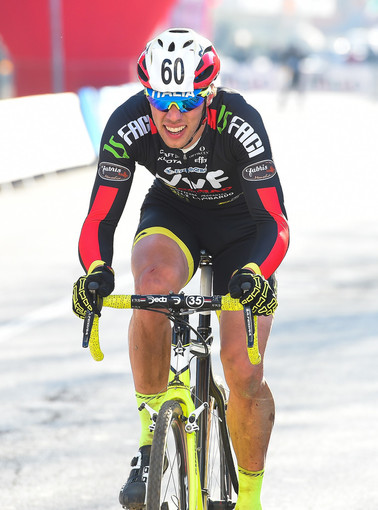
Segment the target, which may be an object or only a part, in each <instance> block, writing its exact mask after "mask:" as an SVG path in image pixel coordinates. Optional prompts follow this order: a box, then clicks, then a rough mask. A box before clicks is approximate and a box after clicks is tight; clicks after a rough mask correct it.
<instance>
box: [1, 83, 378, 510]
mask: <svg viewBox="0 0 378 510" xmlns="http://www.w3.org/2000/svg"><path fill="white" fill-rule="evenodd" d="M251 97H252V100H253V103H254V105H255V106H256V107H257V108H258V109H259V110H260V112H261V113H262V115H263V118H264V120H265V123H266V126H267V128H268V132H269V134H270V138H271V143H272V146H273V151H274V158H275V162H276V165H277V168H278V170H279V173H280V177H281V181H282V184H283V187H284V191H285V198H286V206H287V210H288V214H289V220H290V225H291V234H292V240H291V246H290V249H289V252H288V255H287V258H286V259H285V262H284V263H283V265H282V266H281V268H280V270H279V273H278V278H279V303H280V305H279V308H278V311H277V314H276V320H275V325H274V329H273V332H272V336H271V339H270V344H269V346H268V350H267V354H266V377H267V379H268V380H269V382H270V385H271V387H272V390H273V392H274V395H275V399H276V408H277V416H276V424H275V429H274V432H273V436H272V440H271V445H270V450H269V455H268V462H267V469H266V475H265V480H264V485H263V508H264V510H278V509H279V510H319V509H322V510H376V509H377V508H378V488H377V483H376V480H377V477H378V463H377V459H378V425H377V423H378V406H377V403H378V402H377V401H378V371H377V368H376V365H377V359H378V292H377V291H378V255H377V254H378V218H377V205H376V204H377V199H376V190H377V184H378V172H377V169H376V166H377V160H378V149H377V145H378V144H377V140H376V119H377V114H378V104H377V103H374V102H371V101H369V100H367V99H363V98H361V97H359V96H354V97H353V96H337V95H332V94H323V95H322V94H316V95H309V96H307V97H306V98H305V99H304V102H303V104H299V103H297V102H296V100H295V98H291V100H290V101H289V104H288V105H287V107H286V108H285V109H280V108H279V107H278V101H277V97H276V96H274V95H272V94H265V93H255V94H251ZM94 172H95V169H94V168H86V169H77V170H72V171H69V172H65V173H61V174H53V175H50V176H46V177H45V178H41V179H38V180H37V181H31V182H26V183H24V184H23V185H22V186H19V187H17V188H3V189H2V190H1V192H0V217H1V238H2V243H1V251H0V259H1V260H0V261H1V264H0V267H1V287H2V291H3V292H2V297H1V307H0V348H1V357H0V373H1V376H0V377H1V385H0V399H1V408H2V410H1V418H0V455H1V468H0V508H1V510H52V509H54V510H100V509H101V510H113V509H114V510H116V509H118V508H120V506H119V504H118V491H119V488H120V487H121V485H122V484H123V482H124V481H125V480H126V478H127V475H128V472H129V462H130V459H131V457H132V456H133V455H134V454H135V451H136V446H137V441H138V427H139V420H138V416H137V412H136V407H135V402H134V397H133V386H132V378H131V373H130V365H129V361H128V354H127V324H128V320H129V317H130V315H129V312H119V311H112V310H107V311H106V313H104V314H103V315H104V316H103V318H102V322H101V333H102V347H103V350H104V352H105V359H104V361H102V362H101V363H96V362H94V361H93V360H92V359H91V357H90V355H89V352H87V351H85V350H83V349H82V348H81V327H82V323H81V321H79V319H77V318H76V317H75V316H74V315H73V314H72V312H71V301H70V300H71V298H70V295H71V289H72V283H73V281H74V280H75V279H76V278H77V277H78V276H79V275H80V274H81V267H80V265H79V262H78V259H77V239H78V236H79V231H80V227H81V224H82V221H83V219H84V216H85V213H86V210H87V207H88V201H89V195H90V190H91V186H92V181H93V178H94ZM148 180H149V176H148V173H147V172H146V171H145V170H144V169H138V177H137V179H136V182H135V185H134V189H133V193H132V197H133V198H132V200H130V202H129V203H128V204H127V206H126V210H125V213H124V215H123V218H122V220H121V223H120V226H119V229H118V231H117V236H116V255H115V260H114V267H115V270H116V274H117V287H116V291H118V292H129V291H132V284H131V277H130V273H129V256H130V241H131V239H132V235H133V232H134V229H135V225H136V222H137V219H138V208H139V204H140V201H141V199H142V196H143V193H144V189H145V185H146V181H148ZM194 289H196V285H195V284H193V290H194ZM218 366H219V364H218Z"/></svg>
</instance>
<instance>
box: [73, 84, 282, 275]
mask: <svg viewBox="0 0 378 510" xmlns="http://www.w3.org/2000/svg"><path fill="white" fill-rule="evenodd" d="M136 163H139V164H141V165H143V166H144V167H146V168H147V169H148V170H149V171H150V172H151V173H152V174H153V175H154V176H155V180H154V183H153V186H152V188H153V194H154V196H155V197H161V200H162V203H165V202H166V201H169V202H171V201H172V200H173V201H174V202H177V204H179V203H180V202H181V203H182V201H184V202H185V203H186V204H187V205H190V206H192V207H194V208H196V209H207V210H213V212H214V213H215V215H216V210H217V209H218V210H219V209H221V210H222V215H224V213H225V211H226V210H227V208H232V211H233V214H234V212H235V210H237V209H238V208H240V211H242V212H243V213H244V211H246V206H247V211H249V215H250V221H251V223H253V224H254V228H255V231H256V238H255V242H254V250H253V253H252V254H251V257H252V258H251V260H250V261H249V262H255V263H256V264H258V265H259V266H260V268H261V270H262V273H263V274H264V275H265V276H267V277H268V276H270V275H271V274H272V273H273V272H274V271H275V269H276V268H277V267H278V265H279V264H280V262H281V260H282V259H283V257H284V255H285V253H286V250H287V247H288V237H289V236H288V227H287V222H286V212H285V208H284V202H283V194H282V189H281V185H280V181H279V178H278V174H277V171H276V168H275V165H274V162H273V160H272V152H271V148H270V143H269V139H268V136H267V133H266V130H265V127H264V125H263V122H262V119H261V117H260V115H259V113H258V112H257V111H256V110H255V109H254V108H253V107H252V106H250V105H249V104H248V103H247V102H246V101H245V99H244V98H243V97H242V96H241V95H240V94H238V93H237V92H235V91H231V90H228V89H225V88H218V89H217V93H216V95H215V97H214V99H213V101H212V103H211V105H210V107H209V108H208V115H207V125H206V128H205V130H204V133H203V135H202V136H201V138H200V139H199V141H198V142H197V143H196V144H195V145H194V146H192V147H191V148H190V150H180V149H172V148H170V147H168V146H166V145H165V144H164V142H163V140H162V139H161V137H160V136H159V134H158V132H157V129H156V127H155V125H154V123H153V120H152V117H151V110H150V106H149V103H148V101H147V99H146V97H145V95H144V92H143V91H141V92H140V93H138V94H136V95H134V96H132V97H130V98H129V99H128V100H127V101H126V102H125V103H124V104H122V105H121V106H119V107H118V108H117V109H116V110H115V112H114V113H113V114H112V115H111V117H110V119H109V121H108V123H107V125H106V127H105V130H104V133H103V136H102V140H101V147H100V154H99V163H98V170H97V176H96V180H95V183H94V188H93V192H92V197H91V202H90V208H89V213H88V216H87V218H86V220H85V222H84V225H83V229H82V232H81V237H80V242H79V252H80V258H81V262H82V264H83V266H84V268H85V269H88V267H89V266H90V264H91V263H92V262H93V261H94V260H104V261H105V262H106V263H107V264H109V265H111V263H112V257H113V237H114V231H115V228H116V226H117V224H118V221H119V219H120V217H121V214H122V212H123V209H124V206H125V203H126V200H127V197H128V194H129V191H130V188H131V183H132V179H133V175H134V172H135V165H136Z"/></svg>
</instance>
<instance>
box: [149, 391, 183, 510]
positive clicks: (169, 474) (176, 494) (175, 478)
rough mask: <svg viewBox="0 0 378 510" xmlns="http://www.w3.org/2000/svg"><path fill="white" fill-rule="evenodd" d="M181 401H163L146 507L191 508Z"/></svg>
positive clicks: (151, 460)
mask: <svg viewBox="0 0 378 510" xmlns="http://www.w3.org/2000/svg"><path fill="white" fill-rule="evenodd" d="M182 416H183V413H182V409H181V405H180V404H179V402H176V401H173V400H170V401H167V402H164V403H163V405H162V406H161V409H160V411H159V414H158V417H157V420H156V427H155V432H154V439H153V442H152V447H151V456H150V469H149V476H148V487H147V510H173V509H175V510H177V508H179V509H180V510H189V472H188V448H187V442H186V432H185V428H184V422H183V420H182Z"/></svg>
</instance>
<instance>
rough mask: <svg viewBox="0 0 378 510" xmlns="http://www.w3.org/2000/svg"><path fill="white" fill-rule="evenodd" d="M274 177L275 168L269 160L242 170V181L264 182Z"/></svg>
mask: <svg viewBox="0 0 378 510" xmlns="http://www.w3.org/2000/svg"><path fill="white" fill-rule="evenodd" d="M274 175H276V167H275V166H274V163H273V161H272V160H271V159H265V160H264V161H259V162H258V163H254V164H253V165H249V166H247V167H246V168H244V170H243V172H242V176H243V179H245V180H246V181H265V180H266V179H271V178H272V177H273V176H274Z"/></svg>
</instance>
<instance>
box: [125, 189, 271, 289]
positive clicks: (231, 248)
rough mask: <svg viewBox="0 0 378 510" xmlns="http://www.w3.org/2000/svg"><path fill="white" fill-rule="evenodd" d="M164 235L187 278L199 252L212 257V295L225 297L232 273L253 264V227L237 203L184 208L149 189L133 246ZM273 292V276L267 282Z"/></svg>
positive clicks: (248, 215) (246, 214) (244, 208)
mask: <svg viewBox="0 0 378 510" xmlns="http://www.w3.org/2000/svg"><path fill="white" fill-rule="evenodd" d="M156 233H160V234H164V235H167V236H168V237H170V238H171V239H174V240H175V241H176V242H177V243H178V244H179V246H180V248H181V249H182V251H183V252H184V254H185V256H186V259H187V261H188V267H189V278H188V281H189V280H190V279H191V278H192V277H193V275H194V274H195V272H196V270H197V268H198V264H199V260H200V252H201V250H206V251H207V252H208V253H210V255H211V256H212V262H213V273H214V281H213V293H214V294H220V295H225V294H227V293H228V282H229V280H230V278H231V275H232V273H233V272H234V271H235V270H236V269H238V268H241V267H243V266H244V265H245V264H248V263H249V262H253V259H252V258H251V257H252V254H253V245H254V242H255V238H256V225H255V224H254V223H253V221H252V220H251V215H250V213H249V211H248V209H247V205H246V204H244V202H243V203H240V201H238V204H235V205H228V206H227V207H217V208H214V209H202V208H200V207H195V206H193V205H192V204H187V203H186V202H184V201H182V200H178V199H177V198H176V197H173V199H167V197H166V196H165V197H164V202H163V200H162V198H161V197H160V196H159V193H154V188H152V189H150V191H149V193H148V194H147V196H146V198H145V200H144V202H143V204H142V207H141V215H140V222H139V225H138V228H137V231H136V235H135V240H134V244H135V243H137V242H138V241H139V240H140V239H142V238H143V237H146V236H147V235H151V234H156ZM268 281H269V283H270V285H271V287H272V288H273V289H276V279H275V275H274V274H273V275H272V276H271V277H270V278H269V279H268Z"/></svg>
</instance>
